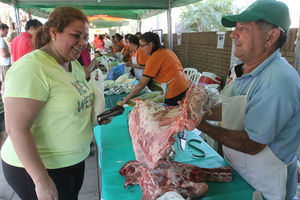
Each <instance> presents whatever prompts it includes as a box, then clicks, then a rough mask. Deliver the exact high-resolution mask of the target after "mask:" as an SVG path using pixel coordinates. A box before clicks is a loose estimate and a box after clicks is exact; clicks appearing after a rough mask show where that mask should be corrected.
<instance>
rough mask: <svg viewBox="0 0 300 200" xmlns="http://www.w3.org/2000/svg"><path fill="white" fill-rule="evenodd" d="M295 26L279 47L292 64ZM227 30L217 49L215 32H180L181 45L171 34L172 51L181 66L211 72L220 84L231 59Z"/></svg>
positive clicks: (174, 35)
mask: <svg viewBox="0 0 300 200" xmlns="http://www.w3.org/2000/svg"><path fill="white" fill-rule="evenodd" d="M297 31H298V29H297V28H293V29H290V30H289V33H288V40H287V42H286V43H285V45H284V46H283V47H282V48H281V50H280V52H281V54H282V56H283V57H285V58H286V59H287V61H288V62H289V63H290V64H291V65H292V66H293V65H294V59H295V52H294V42H295V40H296V37H297ZM231 33H232V31H227V32H226V34H225V42H224V49H217V38H218V35H217V34H216V32H201V33H182V35H181V45H178V44H177V34H173V51H174V52H175V54H176V55H177V56H178V58H179V59H180V61H181V64H182V66H183V68H186V67H191V68H196V69H197V70H198V71H199V72H201V73H202V72H211V73H214V74H216V75H218V76H220V77H221V78H222V86H224V82H225V80H226V77H227V75H228V72H229V69H230V60H231V47H232V39H231V38H230V34H231ZM164 42H165V47H166V48H168V47H169V43H168V35H167V34H165V36H164Z"/></svg>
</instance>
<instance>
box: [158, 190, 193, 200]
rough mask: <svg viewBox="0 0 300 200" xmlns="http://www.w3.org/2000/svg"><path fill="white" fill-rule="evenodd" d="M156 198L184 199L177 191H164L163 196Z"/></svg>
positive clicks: (162, 199)
mask: <svg viewBox="0 0 300 200" xmlns="http://www.w3.org/2000/svg"><path fill="white" fill-rule="evenodd" d="M188 199H189V198H188ZM157 200H184V198H183V197H182V196H181V195H180V194H178V193H177V192H166V193H165V194H164V195H163V196H161V197H159V198H158V199H157Z"/></svg>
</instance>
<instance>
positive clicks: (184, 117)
mask: <svg viewBox="0 0 300 200" xmlns="http://www.w3.org/2000/svg"><path fill="white" fill-rule="evenodd" d="M134 101H135V102H136V105H135V107H134V108H133V109H132V111H131V113H130V117H129V131H130V136H131V138H132V144H133V149H134V152H135V156H136V159H137V160H138V161H139V162H141V163H144V164H145V165H146V166H147V167H148V168H149V169H153V168H154V167H155V166H156V165H157V161H158V160H159V159H160V158H161V157H163V156H164V154H165V152H166V150H167V149H168V148H169V147H170V146H171V145H173V144H174V142H175V138H174V137H172V136H173V135H174V134H176V133H177V132H179V131H182V130H184V129H185V128H186V129H187V130H193V129H195V128H196V126H197V124H198V122H200V120H201V118H202V115H203V113H204V111H203V106H204V105H205V104H207V102H208V97H207V93H206V90H205V89H204V87H202V86H197V85H193V86H191V87H190V89H189V90H188V91H187V93H186V96H185V98H184V99H183V100H182V101H181V102H179V106H169V107H167V106H163V105H161V104H156V103H154V102H152V101H149V100H138V99H134Z"/></svg>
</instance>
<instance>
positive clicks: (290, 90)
mask: <svg viewBox="0 0 300 200" xmlns="http://www.w3.org/2000/svg"><path fill="white" fill-rule="evenodd" d="M221 22H222V25H223V26H225V27H235V30H234V31H233V32H232V33H231V35H230V36H231V38H233V39H234V44H235V50H234V55H235V56H236V57H237V58H238V59H240V60H241V61H242V62H243V64H241V65H237V66H236V67H235V70H234V73H236V77H235V78H233V80H232V81H231V82H230V83H228V84H227V86H226V87H225V88H224V89H223V90H222V92H221V94H222V95H221V98H222V104H221V106H218V107H215V108H212V114H211V115H208V114H207V115H205V118H206V119H207V120H215V121H222V127H217V126H213V125H211V124H209V123H208V122H206V120H205V118H203V119H202V120H201V122H200V124H199V126H198V127H197V129H199V130H201V131H202V132H203V133H205V134H207V135H209V136H210V137H212V138H214V139H215V140H216V141H219V142H221V143H222V144H223V153H224V157H225V159H226V160H227V161H228V163H229V164H230V165H231V166H232V167H233V168H234V169H235V170H236V171H237V172H238V173H239V174H240V175H241V176H242V177H243V178H244V179H245V180H246V181H247V182H248V183H249V184H250V185H251V186H252V187H253V188H254V189H255V190H258V191H260V192H261V193H262V195H263V196H264V198H266V199H272V200H283V199H286V200H292V199H293V198H294V197H295V195H296V191H297V159H296V157H297V149H298V146H299V143H300V123H299V121H300V78H299V75H298V73H297V72H296V71H295V69H294V68H293V67H292V66H291V65H290V64H289V63H288V62H287V61H286V59H285V58H283V57H281V54H280V53H279V51H280V48H281V47H282V46H283V45H284V43H285V42H286V40H287V33H288V31H289V26H290V24H291V20H290V15H289V8H288V7H287V5H286V4H284V3H283V2H279V1H256V2H254V3H253V4H252V5H250V6H249V7H248V8H247V9H246V10H245V11H244V12H242V13H241V14H238V15H229V16H223V17H222V20H221ZM297 199H298V198H297Z"/></svg>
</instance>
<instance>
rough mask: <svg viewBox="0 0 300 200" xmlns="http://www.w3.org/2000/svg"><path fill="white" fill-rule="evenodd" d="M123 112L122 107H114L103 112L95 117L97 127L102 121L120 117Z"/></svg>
mask: <svg viewBox="0 0 300 200" xmlns="http://www.w3.org/2000/svg"><path fill="white" fill-rule="evenodd" d="M124 111H125V109H124V107H123V106H119V105H117V106H115V107H113V108H111V109H109V110H106V111H104V112H103V113H101V114H100V115H97V121H98V124H99V125H102V123H103V121H104V120H107V119H109V118H112V117H115V116H118V115H122V114H123V112H124Z"/></svg>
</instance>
